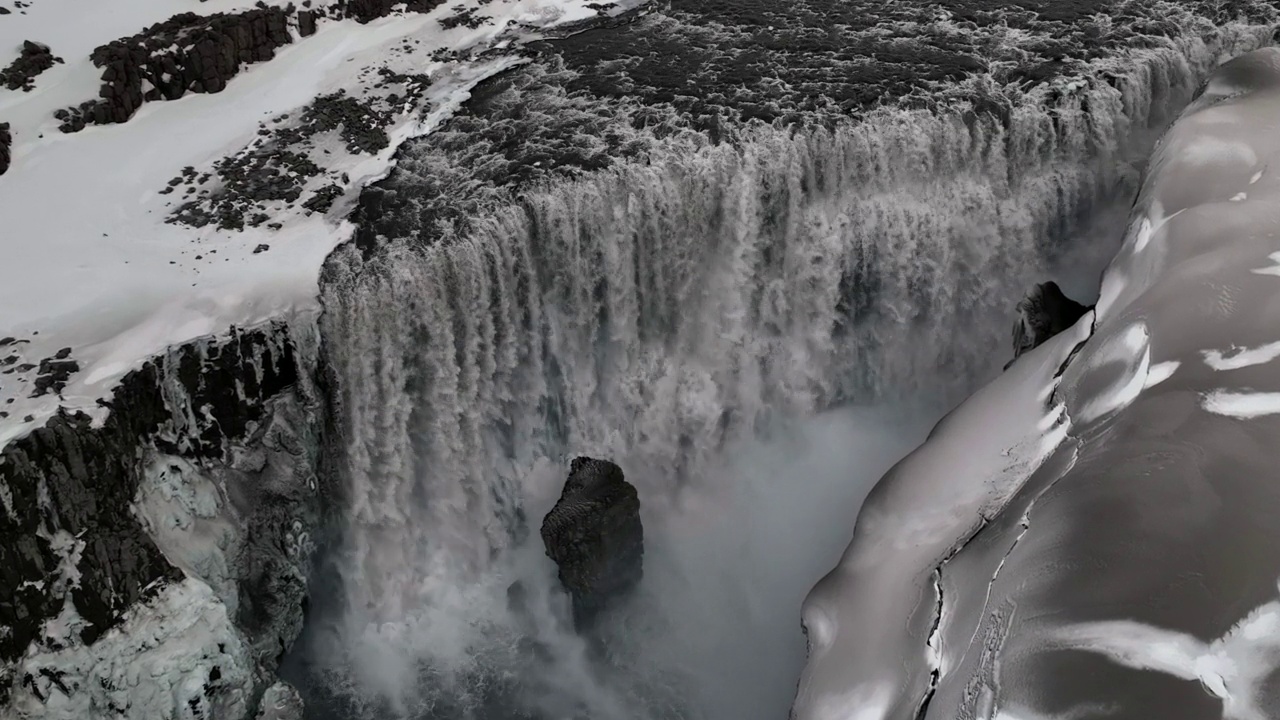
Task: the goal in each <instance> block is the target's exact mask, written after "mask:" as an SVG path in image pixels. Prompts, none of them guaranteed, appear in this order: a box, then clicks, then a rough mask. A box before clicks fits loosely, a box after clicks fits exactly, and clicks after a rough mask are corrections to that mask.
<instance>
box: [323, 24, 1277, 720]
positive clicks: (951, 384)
mask: <svg viewBox="0 0 1280 720" xmlns="http://www.w3.org/2000/svg"><path fill="white" fill-rule="evenodd" d="M1266 40H1269V33H1268V34H1266V35H1264V34H1263V33H1262V31H1260V30H1256V29H1243V30H1236V29H1233V28H1228V29H1226V30H1224V31H1223V32H1222V33H1221V34H1220V35H1219V36H1217V37H1213V38H1209V39H1208V40H1202V39H1199V38H1191V39H1186V40H1182V41H1178V42H1176V43H1174V42H1170V44H1169V45H1168V46H1167V47H1165V48H1162V49H1158V50H1148V51H1143V52H1141V53H1139V54H1137V55H1135V56H1133V57H1130V58H1129V59H1128V62H1126V63H1125V64H1123V65H1119V64H1113V65H1111V66H1109V68H1103V69H1099V72H1097V73H1096V74H1095V75H1094V76H1093V77H1091V78H1089V79H1087V80H1079V81H1076V82H1073V83H1070V84H1065V83H1061V82H1059V83H1057V84H1055V85H1054V86H1052V87H1050V86H1041V87H1039V88H1037V89H1036V90H1034V91H1032V92H1031V93H1030V94H1029V95H1027V96H1026V97H1024V98H1020V99H1018V101H1017V102H1014V103H1012V104H1011V108H1012V109H1011V111H1010V113H1009V115H1008V117H1007V118H1005V119H1003V120H997V119H993V118H990V117H988V116H985V115H975V114H973V113H971V112H966V111H965V109H964V108H963V107H960V108H957V109H956V111H955V112H943V113H939V112H929V111H924V110H918V111H912V110H901V109H883V110H877V111H874V112H872V113H870V114H869V115H868V116H867V117H865V118H863V119H861V120H860V121H859V122H857V123H856V124H854V123H848V124H844V125H838V126H836V127H834V128H829V129H822V128H812V129H805V130H781V129H760V130H755V131H751V132H748V133H746V134H745V135H744V136H743V137H741V138H739V139H737V140H735V141H734V142H733V143H732V144H719V145H711V146H701V147H689V146H684V145H681V144H679V143H675V142H673V143H671V144H668V145H667V146H665V147H664V149H662V150H659V151H657V152H655V153H654V154H653V155H651V156H650V157H648V158H647V159H646V160H645V161H643V162H640V161H637V162H630V163H626V164H620V165H615V166H614V167H612V168H608V169H605V170H601V171H598V172H595V173H592V174H590V175H587V176H584V177H582V178H580V179H577V180H573V181H566V182H560V183H557V184H554V185H543V186H539V187H536V188H533V189H531V190H529V191H527V192H525V193H524V194H523V195H522V196H521V197H520V199H519V201H518V202H516V203H513V204H511V205H509V206H507V207H503V208H497V209H494V210H493V211H492V212H491V213H489V214H487V215H486V216H484V217H479V218H473V223H472V229H471V231H470V232H469V233H468V234H467V235H466V236H465V237H460V238H456V239H451V240H450V241H448V242H432V241H430V240H429V239H424V238H408V239H399V240H394V241H391V242H389V243H388V244H387V245H386V246H385V247H384V248H382V249H381V250H380V251H379V252H378V253H376V254H374V255H373V256H372V257H369V258H365V257H362V256H361V254H360V252H359V251H358V250H357V249H355V248H352V247H347V248H344V249H342V250H340V251H338V252H337V253H336V254H335V255H334V256H333V257H332V258H331V259H330V261H329V264H328V267H327V269H326V277H325V281H324V283H323V290H322V296H323V297H322V299H323V303H324V308H325V312H324V316H323V318H322V331H323V336H324V338H325V362H326V363H327V366H328V369H329V370H330V371H331V372H332V375H333V377H334V378H335V381H336V384H337V387H336V388H335V392H336V398H335V406H336V412H337V416H336V425H337V435H338V437H339V438H340V440H339V442H340V443H341V446H340V448H339V453H338V454H339V456H340V457H339V462H338V465H339V467H338V468H337V474H336V479H337V481H338V482H339V484H340V486H341V487H340V493H341V498H342V500H341V502H342V503H343V510H342V512H343V517H342V518H341V523H342V525H343V528H342V531H341V537H340V538H339V539H338V540H337V541H336V546H335V549H334V551H333V555H332V561H333V563H334V565H335V567H336V568H337V573H338V579H339V581H340V583H341V598H342V602H341V606H340V608H338V609H337V610H336V611H335V612H333V613H332V615H333V616H334V618H335V619H334V620H333V621H332V628H331V629H330V631H329V632H330V635H329V639H330V642H331V644H329V645H325V646H323V647H324V648H325V649H324V651H323V652H324V653H326V654H327V655H328V656H329V657H328V660H329V661H330V662H332V663H333V664H334V665H335V666H341V667H342V668H343V672H344V673H346V675H347V676H348V677H349V681H350V682H351V683H353V684H354V685H355V686H358V692H357V694H360V693H363V695H364V696H365V697H367V698H373V700H369V701H368V702H370V703H372V704H371V705H368V707H375V706H376V707H377V708H380V712H384V713H390V714H393V715H395V714H400V715H405V716H411V717H423V716H425V717H433V716H439V717H446V716H448V717H469V716H475V717H483V712H484V703H485V702H489V700H488V699H486V698H488V697H489V695H492V694H495V693H496V694H499V695H503V694H511V693H517V694H518V693H520V692H525V693H526V694H529V693H533V694H537V692H538V688H533V689H530V686H529V684H528V682H527V681H526V680H527V678H526V679H523V680H522V679H521V678H520V677H515V679H512V678H513V673H516V674H518V673H517V671H516V670H514V669H513V668H519V667H525V666H528V665H530V661H529V659H528V656H527V655H525V654H523V653H527V652H530V651H529V649H528V648H527V647H525V646H522V645H521V641H520V638H522V637H527V636H529V635H534V636H537V637H539V638H541V640H542V641H543V648H542V649H541V650H538V651H536V652H543V653H551V655H553V656H555V657H556V658H558V659H557V660H555V663H558V664H557V665H556V667H557V668H559V669H558V671H557V672H558V673H559V676H560V677H562V678H567V677H569V674H568V673H569V672H570V671H569V670H566V668H576V670H574V671H573V672H579V673H580V674H579V675H572V678H573V679H564V680H562V681H563V682H566V683H574V687H573V689H572V692H573V694H574V696H575V702H576V703H577V705H575V706H574V707H573V708H570V710H569V711H567V712H577V711H582V712H586V714H587V715H589V716H591V717H598V718H607V719H608V720H615V718H620V717H642V716H644V715H643V714H642V713H641V712H640V711H638V710H637V709H636V705H635V704H633V703H632V701H633V700H634V698H631V700H628V697H629V696H628V695H627V693H640V694H645V702H648V703H649V706H650V710H649V712H650V715H651V716H652V717H698V716H699V715H698V712H699V711H698V710H697V709H687V708H685V709H678V710H672V709H670V708H669V707H668V708H667V709H665V710H664V709H663V708H664V707H667V706H665V705H663V704H662V703H665V702H667V701H668V700H669V699H670V698H669V697H667V696H665V695H662V693H661V692H658V691H653V692H650V691H651V690H652V687H651V686H653V687H657V686H661V685H663V683H668V684H674V685H678V684H679V682H680V680H679V678H675V679H672V678H661V677H658V676H657V675H655V674H650V675H648V676H644V677H639V676H637V678H636V679H634V683H635V685H634V687H632V689H630V690H627V691H626V692H624V693H623V694H622V695H618V694H616V693H615V694H613V695H610V694H608V693H606V692H604V691H600V692H597V690H596V689H592V688H590V687H587V686H588V685H590V683H589V682H586V681H585V680H582V678H586V677H588V676H589V675H590V674H591V673H592V672H594V671H593V670H592V669H591V668H590V666H589V665H590V663H589V662H588V659H587V657H588V655H589V654H590V653H591V652H593V651H592V650H591V648H590V647H587V646H586V645H584V644H582V643H578V644H575V642H576V641H575V640H574V639H573V638H571V637H567V636H560V635H554V634H553V633H549V632H548V631H547V630H546V629H545V628H542V629H534V630H530V629H529V628H528V627H526V626H523V625H521V623H522V622H525V621H524V620H521V619H520V617H518V616H517V615H518V614H517V613H513V612H512V611H510V610H509V608H508V597H507V587H508V586H509V585H510V584H511V583H512V582H513V580H515V579H520V578H524V577H525V576H527V575H528V573H529V571H528V570H527V569H526V570H523V571H521V570H518V568H519V567H526V568H527V566H528V565H530V564H532V565H533V566H534V567H536V568H537V569H538V570H539V572H541V575H540V576H539V577H542V576H546V575H548V574H549V573H550V570H548V569H547V568H546V566H545V562H546V561H545V560H542V559H541V557H540V556H541V552H540V548H538V547H536V545H537V542H536V539H535V540H534V541H533V542H526V536H527V534H528V526H529V525H534V526H536V524H537V522H539V521H540V519H541V512H543V511H545V510H546V508H547V507H549V505H550V502H551V499H553V497H554V494H555V493H557V492H558V490H559V482H561V481H562V480H563V477H564V469H565V466H566V462H565V458H566V455H567V454H594V455H597V456H600V457H609V458H612V459H614V460H615V461H617V462H619V463H620V464H622V466H623V467H624V469H625V470H626V472H627V474H628V478H629V479H631V480H632V481H633V482H634V483H635V484H637V486H638V488H639V490H640V495H641V501H642V504H643V505H644V507H645V512H646V518H645V519H646V523H648V522H649V521H650V519H651V518H658V517H662V516H664V515H665V514H671V513H681V512H697V508H698V507H699V502H700V501H701V500H702V499H705V498H706V497H709V496H713V495H714V494H715V493H717V492H721V491H722V490H723V488H722V487H719V485H722V484H723V483H725V482H728V481H727V480H724V479H723V478H724V473H721V472H717V471H716V470H715V468H717V467H719V466H721V465H723V460H722V459H723V456H724V454H725V452H726V449H727V448H735V447H742V444H743V443H747V442H750V441H751V439H752V438H755V437H757V436H759V435H760V434H761V433H767V432H768V431H769V430H770V428H774V427H777V425H778V423H779V422H785V421H786V420H788V419H794V418H803V417H806V416H810V415H813V414H814V413H815V412H819V411H821V410H824V409H827V408H831V407H835V406H838V405H841V404H845V403H858V404H868V403H877V402H886V401H895V400H901V399H904V398H929V399H933V400H936V401H939V402H942V403H944V404H945V403H949V402H952V401H955V400H957V399H959V398H960V397H962V396H963V395H964V394H965V393H966V392H968V391H970V390H972V389H973V387H974V386H975V384H976V383H978V382H980V381H983V380H985V379H986V378H989V377H990V376H991V375H992V374H993V373H994V372H996V371H998V369H999V368H1000V366H1001V365H1002V363H1003V362H1004V361H1005V360H1006V359H1008V357H1009V354H1010V349H1009V348H1010V346H1009V339H1008V334H1009V327H1010V324H1011V311H1012V308H1013V307H1014V305H1015V304H1016V302H1017V300H1018V299H1019V298H1020V297H1021V295H1022V293H1023V292H1024V291H1025V289H1026V288H1028V287H1030V285H1031V284H1032V283H1034V282H1036V281H1040V280H1042V279H1044V278H1045V277H1046V276H1048V275H1050V274H1051V273H1052V272H1054V270H1055V269H1056V268H1060V267H1063V266H1067V265H1073V264H1075V265H1080V264H1082V263H1083V264H1084V265H1085V266H1087V267H1089V268H1091V269H1093V270H1100V269H1101V266H1102V263H1103V262H1104V261H1105V259H1106V258H1107V257H1109V254H1110V251H1111V250H1113V249H1114V246H1113V245H1112V244H1111V243H1112V241H1115V242H1116V243H1118V241H1119V234H1118V233H1117V234H1116V236H1115V237H1114V238H1107V239H1106V240H1105V241H1102V240H1099V241H1098V242H1095V243H1093V244H1091V245H1089V244H1086V246H1084V247H1078V246H1072V247H1067V246H1066V243H1065V241H1066V240H1067V239H1068V238H1070V237H1072V236H1073V234H1076V233H1078V232H1079V230H1080V228H1081V224H1082V223H1083V222H1084V221H1086V220H1087V219H1088V218H1089V217H1091V216H1092V215H1094V214H1095V213H1097V212H1099V211H1100V210H1102V209H1103V208H1106V207H1111V206H1115V205H1127V203H1128V202H1129V201H1130V200H1131V198H1132V194H1133V192H1134V190H1135V182H1136V179H1137V168H1136V167H1135V165H1134V164H1135V162H1140V160H1141V158H1142V157H1144V155H1145V151H1146V150H1147V149H1148V147H1149V143H1150V142H1151V139H1152V138H1153V137H1154V135H1155V134H1156V132H1157V131H1158V130H1159V129H1160V128H1161V127H1162V126H1163V124H1164V123H1165V122H1167V121H1168V120H1169V119H1171V116H1172V113H1173V112H1175V111H1176V110H1177V109H1178V108H1180V107H1181V106H1182V104H1184V103H1185V102H1186V101H1188V100H1189V98H1190V97H1191V95H1192V93H1193V91H1194V90H1195V88H1196V85H1197V83H1198V81H1199V79H1200V78H1202V77H1204V76H1205V75H1206V74H1207V72H1208V70H1210V69H1211V68H1212V67H1213V66H1214V65H1215V64H1216V61H1217V60H1218V58H1219V57H1220V56H1221V55H1227V54H1230V55H1234V54H1237V53H1238V52H1242V51H1244V50H1247V49H1251V48H1253V47H1256V46H1258V45H1260V44H1262V42H1264V41H1266ZM1103 70H1105V72H1103ZM522 563H523V565H522ZM539 563H543V564H541V565H540V564H539ZM522 572H523V573H524V575H522V574H521V573H522ZM534 602H541V603H544V604H545V603H554V602H555V597H554V596H548V597H543V596H539V598H537V599H535V601H534ZM554 610H555V608H554V607H553V608H551V609H550V610H548V612H549V613H551V614H554ZM781 622H784V623H786V624H787V625H788V626H789V627H794V628H796V630H797V634H798V618H793V619H784V620H782V621H781ZM556 643H559V645H557V644H556ZM548 648H550V649H548ZM557 653H558V655H557ZM547 663H549V664H551V661H547ZM533 664H535V665H536V664H537V663H533ZM486 668H489V669H486ZM492 668H498V669H497V670H492ZM504 668H505V669H504ZM797 670H798V668H797ZM486 673H488V674H486ZM504 673H505V674H504ZM522 677H523V676H522ZM580 681H581V682H580ZM540 682H543V683H544V684H546V683H552V684H554V683H555V682H560V680H555V679H548V678H545V677H544V678H542V679H541V680H540ZM504 683H506V684H504ZM521 683H524V684H523V685H521ZM674 685H673V686H674ZM508 686H512V687H514V686H519V687H517V689H516V690H507V689H503V688H507V687H508ZM641 686H643V687H644V688H649V689H648V690H646V689H640V690H636V689H635V687H641ZM543 689H544V690H545V689H546V688H543ZM646 693H647V694H646ZM679 695H680V693H679V692H678V691H675V690H673V691H672V692H671V696H673V697H678V696H679ZM504 697H505V695H504ZM664 698H665V699H664ZM526 704H528V702H526ZM533 704H535V705H536V703H533ZM574 708H576V709H574ZM531 712H532V711H531ZM433 713H435V715H433ZM467 713H471V715H468V714H467ZM504 716H505V717H511V716H513V714H512V713H511V712H508V713H507V714H506V715H504ZM531 716H532V715H531ZM561 716H562V717H563V716H565V715H561Z"/></svg>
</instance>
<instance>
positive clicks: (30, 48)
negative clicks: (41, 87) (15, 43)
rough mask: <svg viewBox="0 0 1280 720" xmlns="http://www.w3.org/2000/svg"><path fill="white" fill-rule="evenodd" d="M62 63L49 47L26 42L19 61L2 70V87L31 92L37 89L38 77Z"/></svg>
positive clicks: (0, 72)
mask: <svg viewBox="0 0 1280 720" xmlns="http://www.w3.org/2000/svg"><path fill="white" fill-rule="evenodd" d="M60 62H62V58H60V57H55V56H54V54H53V52H52V51H51V50H49V46H48V45H45V44H44V43H38V42H32V41H31V40H24V41H23V42H22V52H21V53H20V54H19V55H18V57H17V59H16V60H14V61H13V62H12V63H10V64H9V67H7V68H5V69H4V70H0V85H3V86H4V87H6V88H8V89H10V90H18V89H21V90H22V91H23V92H29V91H31V90H34V89H35V79H36V76H37V75H39V74H40V73H42V72H44V71H45V70H48V69H49V68H51V67H53V66H54V63H60Z"/></svg>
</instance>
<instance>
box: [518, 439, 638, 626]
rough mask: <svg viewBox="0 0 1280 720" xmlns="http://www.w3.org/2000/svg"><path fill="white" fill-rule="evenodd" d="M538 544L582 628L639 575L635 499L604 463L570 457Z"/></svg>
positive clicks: (615, 469)
mask: <svg viewBox="0 0 1280 720" xmlns="http://www.w3.org/2000/svg"><path fill="white" fill-rule="evenodd" d="M542 542H543V544H544V545H545V546H546V548H547V555H548V556H549V557H550V558H551V559H552V560H554V561H555V563H556V565H557V566H558V567H559V569H560V573H559V576H560V583H561V585H563V586H564V588H565V590H567V591H568V592H569V594H570V596H571V597H572V598H573V615H574V621H575V623H576V624H577V625H578V626H579V627H584V626H585V625H588V624H589V623H590V622H591V620H592V619H594V617H595V616H596V615H597V614H598V613H599V612H600V611H601V610H602V609H604V608H605V606H606V605H607V604H609V602H610V601H612V600H614V599H616V598H618V597H619V596H621V595H623V594H625V593H627V592H628V591H630V590H631V589H632V588H634V587H635V586H636V584H637V583H639V582H640V578H641V576H642V574H643V563H642V559H643V556H644V529H643V527H642V526H641V524H640V498H639V496H638V495H637V494H636V489H635V487H634V486H632V485H631V484H630V483H628V482H627V481H626V480H625V479H623V474H622V468H620V467H618V466H617V465H615V464H614V463H612V462H609V461H608V460H597V459H595V458H589V457H579V458H575V459H574V461H573V463H572V464H571V466H570V471H569V479H568V480H567V481H566V482H565V485H564V490H563V491H562V492H561V493H560V499H559V500H558V501H557V502H556V504H555V507H553V508H551V512H549V513H547V516H546V518H544V519H543V521H542Z"/></svg>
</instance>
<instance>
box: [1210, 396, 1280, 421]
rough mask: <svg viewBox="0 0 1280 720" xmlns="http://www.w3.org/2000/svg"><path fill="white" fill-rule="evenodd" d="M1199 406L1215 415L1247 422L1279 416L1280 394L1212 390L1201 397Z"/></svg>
mask: <svg viewBox="0 0 1280 720" xmlns="http://www.w3.org/2000/svg"><path fill="white" fill-rule="evenodd" d="M1200 405H1201V407H1203V408H1204V409H1205V410H1207V411H1209V412H1211V413H1213V414H1215V415H1226V416H1228V417H1233V418H1239V419H1241V420H1249V419H1251V418H1257V417H1264V416H1267V415H1280V393H1276V392H1239V391H1234V390H1213V391H1211V392H1207V393H1205V394H1204V395H1203V396H1202V397H1201V403H1200Z"/></svg>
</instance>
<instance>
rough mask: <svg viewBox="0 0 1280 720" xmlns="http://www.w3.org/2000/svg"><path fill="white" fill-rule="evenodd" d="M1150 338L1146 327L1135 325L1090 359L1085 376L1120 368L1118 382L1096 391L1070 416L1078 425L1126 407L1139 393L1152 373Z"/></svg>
mask: <svg viewBox="0 0 1280 720" xmlns="http://www.w3.org/2000/svg"><path fill="white" fill-rule="evenodd" d="M1150 341H1151V335H1150V333H1149V332H1148V330H1147V326H1146V324H1145V323H1142V322H1137V323H1134V324H1132V325H1130V326H1129V327H1127V328H1125V330H1124V331H1122V332H1120V333H1118V334H1117V335H1113V336H1112V337H1110V338H1107V340H1106V341H1105V342H1104V343H1103V345H1102V346H1101V347H1100V348H1099V349H1098V350H1097V351H1096V352H1095V353H1093V354H1092V356H1090V358H1089V367H1086V368H1085V372H1086V373H1087V372H1089V371H1090V370H1096V369H1098V368H1101V367H1104V366H1111V365H1115V364H1122V365H1123V366H1124V372H1123V373H1122V374H1121V376H1120V377H1119V378H1117V379H1116V380H1114V381H1112V382H1111V383H1109V384H1108V385H1107V386H1106V387H1105V388H1103V389H1101V390H1099V391H1097V392H1096V393H1095V394H1094V396H1093V397H1091V398H1089V399H1088V401H1086V402H1085V404H1084V406H1083V407H1082V408H1081V409H1080V410H1078V411H1076V412H1075V413H1073V414H1072V416H1073V419H1074V420H1075V421H1076V422H1077V423H1078V424H1085V423H1091V422H1093V421H1095V420H1098V419H1100V418H1103V417H1105V416H1108V415H1112V414H1114V413H1116V412H1118V411H1120V410H1122V409H1124V408H1126V407H1128V406H1129V404H1130V403H1132V402H1133V401H1134V400H1137V399H1138V395H1139V394H1141V393H1142V390H1143V388H1144V387H1145V386H1146V384H1147V377H1148V375H1149V374H1150V371H1151V343H1150Z"/></svg>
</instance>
